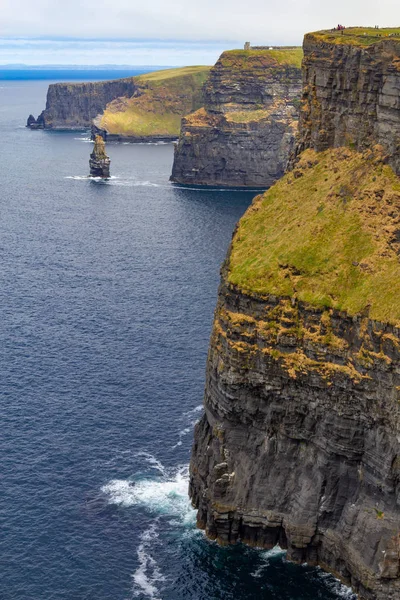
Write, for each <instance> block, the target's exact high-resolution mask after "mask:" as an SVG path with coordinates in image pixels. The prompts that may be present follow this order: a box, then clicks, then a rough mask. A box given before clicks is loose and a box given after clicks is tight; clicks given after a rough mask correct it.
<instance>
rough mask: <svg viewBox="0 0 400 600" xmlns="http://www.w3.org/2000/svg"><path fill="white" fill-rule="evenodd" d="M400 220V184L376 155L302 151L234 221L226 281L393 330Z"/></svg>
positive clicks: (398, 308) (398, 314)
mask: <svg viewBox="0 0 400 600" xmlns="http://www.w3.org/2000/svg"><path fill="white" fill-rule="evenodd" d="M399 214H400V181H399V178H398V177H397V176H396V175H395V174H394V173H393V171H392V169H391V168H390V167H389V166H387V165H384V164H382V162H379V160H378V159H377V158H376V156H374V155H372V154H371V155H369V157H366V156H362V155H361V154H358V153H355V152H353V151H351V150H348V149H336V150H330V151H327V152H324V153H321V154H318V155H317V154H315V153H314V152H313V151H311V150H308V151H306V152H305V153H303V155H302V159H301V162H300V163H299V165H298V166H297V167H296V169H295V170H294V172H291V173H288V174H287V175H285V176H284V177H283V178H282V179H281V180H280V181H279V182H278V183H276V184H275V185H274V186H273V187H272V188H270V190H268V191H267V192H266V193H265V194H264V195H263V196H260V197H258V199H256V201H255V203H254V204H253V205H252V206H251V207H250V209H249V210H248V211H247V212H246V214H245V215H244V217H243V218H242V219H241V221H240V223H239V226H238V230H237V232H236V235H235V237H234V240H233V244H232V251H231V256H230V264H229V280H230V282H232V283H233V284H236V285H237V286H239V287H240V288H241V289H243V290H245V291H247V292H255V293H259V294H274V295H279V296H295V297H297V298H298V299H299V300H302V301H304V302H307V303H309V304H311V305H313V306H316V307H333V308H336V309H339V310H344V311H347V312H348V313H349V314H350V315H357V314H360V313H362V312H363V311H365V310H368V311H369V314H370V317H371V318H373V319H376V320H380V321H384V322H390V323H394V324H397V325H399V324H400V302H399V298H400V262H399V253H400V243H397V241H396V240H397V236H398V235H399V234H397V231H398V230H399V229H400V227H399V224H398V222H397V221H398V215H399ZM399 233H400V232H399ZM399 239H400V236H399Z"/></svg>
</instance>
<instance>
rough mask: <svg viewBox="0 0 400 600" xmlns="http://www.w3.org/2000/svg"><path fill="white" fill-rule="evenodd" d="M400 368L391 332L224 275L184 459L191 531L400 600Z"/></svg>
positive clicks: (368, 595) (369, 594) (382, 598)
mask: <svg viewBox="0 0 400 600" xmlns="http://www.w3.org/2000/svg"><path fill="white" fill-rule="evenodd" d="M300 328H301V331H302V333H301V338H300V337H299V335H298V334H297V333H296V331H299V330H300ZM328 337H329V338H330V339H331V341H330V342H327V339H328ZM362 348H368V350H366V351H365V352H364V351H363V350H362ZM399 367H400V354H399V330H398V329H396V328H392V327H389V326H388V325H386V324H383V323H379V322H375V321H371V320H369V319H368V318H367V317H358V318H353V317H350V316H348V315H344V314H341V313H338V312H335V311H331V312H326V311H323V310H317V309H314V308H312V307H310V306H307V305H305V304H303V303H299V302H293V301H291V299H289V298H284V297H276V296H270V297H265V296H257V295H247V294H245V293H243V292H242V291H241V290H240V289H237V288H236V287H235V286H232V285H229V283H228V282H227V279H226V273H225V275H224V277H223V282H222V284H221V287H220V293H219V302H218V307H217V311H216V314H215V322H214V329H213V334H212V338H211V346H210V351H209V357H208V364H207V383H206V392H205V415H204V416H203V418H202V420H201V421H200V423H199V424H198V425H197V426H196V430H195V444H194V447H193V457H192V462H191V483H190V494H191V498H192V501H193V504H194V506H195V507H196V508H198V517H197V519H198V526H199V527H201V528H202V529H205V530H206V532H207V535H208V536H209V537H210V538H212V539H217V540H218V541H219V542H220V543H222V544H232V543H235V542H237V541H238V540H241V541H242V542H244V543H247V544H250V545H253V546H258V547H264V548H273V547H274V546H275V545H276V544H279V545H280V546H281V547H282V548H287V549H288V559H289V560H293V561H295V562H308V563H309V564H318V565H321V566H322V567H324V568H326V569H327V570H330V571H331V572H333V573H334V574H336V575H338V576H339V577H340V578H341V579H342V580H343V581H345V582H347V583H348V584H351V585H352V586H353V589H354V590H355V591H357V592H358V593H359V594H360V598H365V599H368V600H370V599H378V598H379V600H395V599H398V598H399V594H400V580H399V564H400V563H399V552H400V535H399V502H400V490H399V477H400V466H399V463H400V459H399V456H400V444H399V436H398V432H399V425H400V411H399V384H400V369H399Z"/></svg>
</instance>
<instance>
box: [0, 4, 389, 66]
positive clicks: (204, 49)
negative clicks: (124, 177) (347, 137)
mask: <svg viewBox="0 0 400 600" xmlns="http://www.w3.org/2000/svg"><path fill="white" fill-rule="evenodd" d="M338 22H340V23H342V24H344V25H347V26H348V25H375V24H378V25H380V26H400V3H399V2H398V0H379V2H377V1H376V0H334V1H333V2H332V0H330V1H326V0H280V2H277V0H247V2H245V1H244V0H201V1H200V0H197V1H193V0H147V1H144V0H68V2H66V1H65V0H35V1H32V0H1V18H0V64H3V65H4V64H10V63H25V64H31V65H33V64H35V65H38V64H89V65H90V64H91V65H95V64H128V65H184V64H213V63H214V62H215V61H216V59H217V58H218V56H219V54H220V53H221V52H222V50H224V49H229V48H238V47H242V46H243V44H244V42H245V41H250V42H252V43H256V44H266V45H275V44H279V45H300V44H301V43H302V39H303V35H304V33H305V32H307V31H315V30H317V29H326V28H330V27H333V26H334V25H336V24H337V23H338Z"/></svg>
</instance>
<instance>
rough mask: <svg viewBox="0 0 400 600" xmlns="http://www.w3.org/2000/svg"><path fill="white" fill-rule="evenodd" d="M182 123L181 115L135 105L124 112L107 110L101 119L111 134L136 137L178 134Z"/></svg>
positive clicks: (103, 125)
mask: <svg viewBox="0 0 400 600" xmlns="http://www.w3.org/2000/svg"><path fill="white" fill-rule="evenodd" d="M180 124H181V116H180V115H177V114H173V113H161V112H159V113H157V112H154V111H141V110H138V109H137V108H136V107H135V105H133V106H131V107H130V108H128V109H127V110H125V111H123V112H115V113H112V112H107V111H106V112H105V114H104V115H103V118H102V121H101V125H102V127H105V128H106V129H107V131H108V132H109V133H111V134H117V135H122V136H136V137H147V136H149V137H151V136H178V135H179V129H180Z"/></svg>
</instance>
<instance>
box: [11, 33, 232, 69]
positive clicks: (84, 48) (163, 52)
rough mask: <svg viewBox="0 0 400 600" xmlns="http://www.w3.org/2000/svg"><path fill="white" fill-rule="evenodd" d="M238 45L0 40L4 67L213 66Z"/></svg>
mask: <svg viewBox="0 0 400 600" xmlns="http://www.w3.org/2000/svg"><path fill="white" fill-rule="evenodd" d="M235 47H237V44H235V43H233V44H230V43H226V42H223V43H217V42H209V43H205V42H193V43H190V42H186V41H182V40H175V41H174V40H171V41H162V40H161V41H160V40H136V41H125V40H123V41H117V40H53V39H41V40H38V39H29V38H7V39H6V38H0V65H8V64H16V63H17V64H18V63H21V64H26V65H43V64H53V65H99V64H103V65H104V64H114V65H146V66H148V65H159V66H162V65H165V66H181V65H188V64H189V65H190V64H191V65H193V64H206V65H212V64H214V63H215V62H216V60H217V58H218V56H219V55H220V54H221V52H223V51H224V50H227V49H229V48H235Z"/></svg>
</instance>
